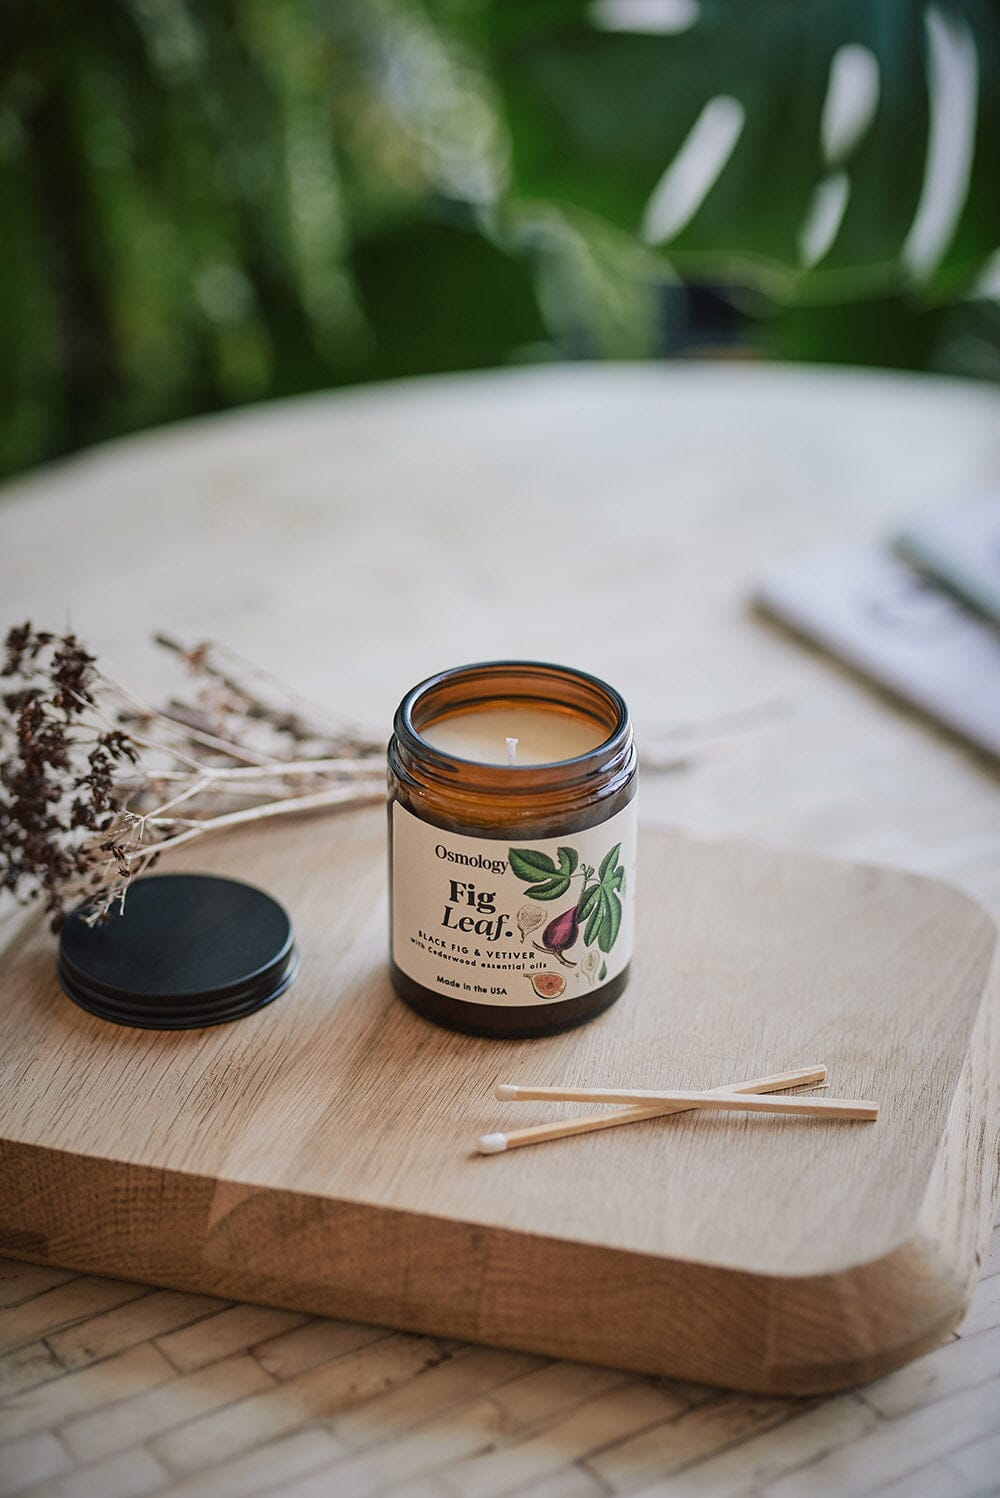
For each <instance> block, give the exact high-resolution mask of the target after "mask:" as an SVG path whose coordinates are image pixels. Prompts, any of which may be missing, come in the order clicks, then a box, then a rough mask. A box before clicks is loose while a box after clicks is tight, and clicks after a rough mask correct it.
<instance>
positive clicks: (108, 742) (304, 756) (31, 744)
mask: <svg viewBox="0 0 1000 1498" xmlns="http://www.w3.org/2000/svg"><path fill="white" fill-rule="evenodd" d="M159 643H161V644H163V645H165V646H166V647H167V648H168V649H170V650H171V651H173V652H174V653H176V654H177V655H178V656H179V657H180V658H181V659H182V660H183V661H184V663H185V665H186V666H187V668H188V670H189V672H190V673H191V674H192V675H193V677H194V680H195V682H196V691H195V696H194V700H193V701H192V702H184V701H175V702H171V703H170V704H169V706H168V707H167V708H166V709H158V708H153V707H149V706H147V705H146V704H145V703H142V702H141V701H140V700H139V699H138V698H136V697H135V696H134V695H133V694H132V693H131V692H129V691H127V690H126V689H125V688H123V687H121V686H119V685H118V684H117V683H116V682H114V681H112V680H111V679H110V678H108V677H107V676H105V675H104V674H103V673H102V672H101V671H100V669H99V667H98V664H97V661H96V659H95V657H94V656H92V655H91V654H90V653H89V652H88V651H87V650H86V649H85V648H84V647H83V646H82V645H81V643H80V641H79V640H78V639H77V638H76V636H75V635H73V634H66V635H56V634H53V633H51V632H48V631H42V630H35V629H33V628H32V626H31V625H30V624H22V625H17V626H16V627H15V628H13V629H11V630H10V631H9V632H8V634H7V638H6V641H5V646H4V658H3V666H2V667H0V676H2V677H4V678H6V679H7V681H8V682H9V687H8V688H7V689H6V690H4V691H3V692H2V693H0V702H2V704H3V711H2V712H0V753H2V765H0V888H5V889H7V890H8V891H9V892H10V893H11V894H12V895H13V896H14V897H15V898H16V899H18V900H22V901H25V900H37V899H41V900H42V901H43V902H44V905H45V909H46V910H47V911H48V913H49V914H50V916H51V918H52V926H53V929H57V928H58V926H59V925H60V924H61V922H62V920H63V918H64V916H65V913H66V911H67V910H68V909H70V908H71V907H72V906H74V905H76V904H78V903H79V902H81V901H86V902H87V905H88V910H89V918H90V919H92V920H100V919H101V918H103V917H104V916H105V915H106V914H107V912H108V911H109V910H110V908H111V906H112V905H113V904H115V903H121V902H123V901H124V898H125V894H126V892H127V890H128V887H129V885H130V884H131V882H132V880H133V879H134V878H136V876H137V875H138V874H141V873H144V872H146V870H148V869H149V868H151V867H152V866H153V864H154V863H155V862H156V861H157V860H158V858H159V857H160V855H161V854H163V853H165V852H169V851H171V850H172V849H173V848H175V847H178V846H180V845H182V844H184V843H187V842H190V841H191V840H192V839H194V838H196V837H200V836H203V835H204V834H205V833H207V832H212V831H221V830H224V829H225V828H227V827H233V826H239V825H243V824H244V823H246V822H250V821H256V820H259V819H261V818H265V817H273V816H279V815H282V814H284V813H286V812H293V811H294V812H300V811H313V810H321V809H324V808H329V807H334V806H348V805H356V804H358V803H359V802H361V801H372V800H377V799H379V798H380V797H381V796H382V795H383V794H384V788H383V782H384V760H383V754H382V750H383V746H382V745H381V743H379V742H376V741H375V740H373V739H371V738H366V737H365V736H364V735H361V734H358V733H357V731H356V730H352V729H349V728H346V727H344V726H342V725H325V724H320V723H317V722H314V721H311V720H310V718H309V717H308V715H307V714H306V713H304V712H303V710H302V708H301V707H300V706H299V705H298V704H295V705H293V706H289V703H288V701H287V700H285V701H282V700H281V695H282V690H283V689H281V688H280V686H278V685H277V684H276V683H273V682H270V681H269V680H268V682H267V688H268V690H269V691H270V693H271V698H273V697H274V696H275V695H277V698H278V700H277V701H275V700H271V698H269V696H268V693H267V691H265V689H264V686H263V685H262V683H263V681H264V678H263V677H262V676H261V674H260V673H256V672H255V670H254V668H253V667H249V666H247V664H246V663H242V662H236V661H235V658H233V660H231V661H225V663H224V659H225V658H224V653H223V652H222V651H220V650H219V648H218V647H216V646H212V645H210V644H208V643H205V644H201V645H198V646H196V647H195V648H194V649H192V650H185V649H183V647H181V646H179V645H177V644H176V643H175V642H174V641H172V640H167V639H166V638H165V637H159ZM241 673H242V675H243V677H244V678H245V679H244V680H242V681H241V680H240V679H239V676H240V674H241ZM255 678H259V680H255ZM287 697H288V694H287V693H285V698H286V699H287ZM181 807H183V811H180V810H178V808H181Z"/></svg>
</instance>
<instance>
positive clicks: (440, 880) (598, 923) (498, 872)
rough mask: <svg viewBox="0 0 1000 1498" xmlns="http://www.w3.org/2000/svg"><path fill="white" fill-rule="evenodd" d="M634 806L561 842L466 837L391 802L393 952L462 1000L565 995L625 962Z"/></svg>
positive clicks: (546, 999)
mask: <svg viewBox="0 0 1000 1498" xmlns="http://www.w3.org/2000/svg"><path fill="white" fill-rule="evenodd" d="M635 843H636V819H635V801H634V800H633V801H632V802H631V803H630V804H629V805H628V806H627V807H626V808H625V810H624V811H620V812H618V814H617V815H616V816H613V817H609V818H608V820H607V821H606V822H602V823H600V825H599V826H597V827H588V828H587V829H586V830H585V831H583V832H575V833H567V834H566V835H565V836H563V837H552V838H528V839H526V840H524V841H518V840H517V839H516V838H515V839H511V838H510V837H508V836H504V837H503V838H502V839H501V838H488V837H465V836H463V835H461V834H459V833H455V832H445V831H443V830H442V829H441V828H440V827H432V826H431V825H430V824H429V823H428V822H423V821H421V820H420V818H419V817H416V816H414V815H413V813H412V812H410V811H407V810H406V808H405V807H403V806H401V805H400V804H399V802H398V801H397V802H394V803H393V808H392V850H393V851H392V950H393V957H394V959H395V962H396V965H397V967H399V968H401V969H402V970H403V972H404V973H406V974H407V976H408V977H410V978H412V979H413V980H414V981H415V982H416V983H421V984H423V986H424V987H425V988H430V989H436V990H438V991H439V992H441V993H447V994H449V995H450V996H451V997H452V998H454V999H464V1000H466V1001H467V1002H468V1003H472V1004H495V1005H499V1006H508V1005H511V1006H516V1007H518V1008H520V1007H522V1006H523V1005H527V1004H549V1003H552V1002H553V1001H554V1000H559V999H571V998H575V997H576V996H577V995H583V994H586V993H589V992H590V991H591V990H593V989H598V988H601V987H602V986H603V985H604V984H605V983H610V982H611V980H612V978H617V976H618V974H619V973H620V972H621V971H622V969H623V968H624V967H626V966H627V964H628V962H629V961H630V959H631V957H632V940H633V927H634V924H635Z"/></svg>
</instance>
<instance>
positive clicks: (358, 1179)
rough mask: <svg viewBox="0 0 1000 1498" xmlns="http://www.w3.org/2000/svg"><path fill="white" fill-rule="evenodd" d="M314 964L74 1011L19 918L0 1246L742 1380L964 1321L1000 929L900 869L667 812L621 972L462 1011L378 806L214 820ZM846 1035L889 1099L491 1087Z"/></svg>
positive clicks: (858, 1373)
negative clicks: (734, 836)
mask: <svg viewBox="0 0 1000 1498" xmlns="http://www.w3.org/2000/svg"><path fill="white" fill-rule="evenodd" d="M188 866H189V867H197V868H202V869H208V870H211V871H213V872H233V873H237V874H238V875H240V876H241V877H244V878H247V879H250V880H253V881H255V882H257V883H259V884H261V885H263V886H265V887H267V888H268V889H270V890H271V891H272V892H274V893H275V894H276V895H278V896H279V898H281V899H282V900H283V901H284V902H285V903H286V905H287V906H288V907H289V909H290V910H291V912H292V915H293V917H294V919H295V922H296V925H297V928H298V935H299V943H300V947H301V952H302V970H301V973H300V975H299V977H298V978H297V979H296V981H295V983H294V985H293V986H292V988H291V989H290V990H289V991H288V993H287V994H286V995H285V996H284V997H282V998H281V999H279V1000H278V1001H277V1002H276V1003H275V1004H274V1005H272V1006H271V1007H270V1008H267V1009H264V1010H262V1011H260V1012H259V1013H257V1014H256V1015H253V1016H251V1017H250V1018H248V1019H244V1020H241V1021H239V1022H238V1023H236V1024H234V1025H227V1026H222V1027H219V1028H216V1029H210V1030H202V1031H187V1032H184V1031H181V1032H171V1033H154V1032H150V1031H139V1030H125V1029H119V1028H116V1027H114V1026H111V1025H109V1024H106V1023H105V1022H103V1021H101V1020H98V1019H96V1018H93V1017H91V1016H90V1015H88V1014H86V1013H84V1012H83V1011H82V1010H80V1009H77V1008H76V1007H75V1006H74V1005H73V1004H71V1003H70V1002H69V1000H68V999H66V998H65V997H64V995H63V994H62V992H61V991H60V989H59V988H58V986H57V984H56V981H55V976H54V943H53V939H52V938H51V936H49V935H48V934H47V933H44V932H42V931H41V930H39V929H37V928H33V929H32V930H31V931H28V932H24V933H22V935H21V937H20V938H19V939H17V940H15V942H14V943H13V945H12V947H11V948H10V949H9V950H8V952H7V954H6V957H5V962H4V983H3V993H4V1002H3V1009H2V1017H0V1251H6V1252H9V1253H11V1254H14V1255H17V1256H20V1257H22V1258H28V1259H32V1260H36V1261H39V1262H44V1263H51V1264H57V1265H64V1266H67V1267H71V1268H75V1269H80V1270H86V1271H90V1272H97V1273H106V1274H112V1275H118V1276H124V1277H126V1278H129V1277H130V1278H134V1279H137V1280H142V1281H147V1282H152V1283H154V1284H162V1285H170V1286H176V1287H179V1288H182V1289H189V1290H202V1291H207V1292H211V1293H213V1294H217V1295H224V1296H231V1297H236V1298H241V1299H249V1300H257V1301H261V1302H265V1303H269V1304H273V1305H278V1306H288V1307H293V1308H300V1309H303V1310H309V1311H314V1312H320V1313H325V1314H329V1315H334V1316H345V1317H350V1318H352V1319H355V1320H362V1321H372V1322H378V1323H384V1324H386V1325H391V1326H398V1327H403V1328H408V1329H413V1330H419V1331H426V1332H436V1333H441V1334H446V1335H449V1336H454V1337H461V1338H465V1339H470V1340H474V1341H481V1342H488V1343H493V1344H498V1345H501V1346H509V1347H516V1348H524V1349H528V1350H531V1351H535V1352H540V1353H546V1354H552V1355H555V1356H559V1357H567V1358H577V1359H584V1360H588V1361H595V1362H601V1363H608V1364H612V1365H618V1366H621V1367H623V1368H629V1369H637V1370H644V1371H648V1372H653V1373H661V1374H670V1375H673V1376H678V1377H682V1378H688V1379H693V1380H699V1381H705V1382H709V1383H718V1384H724V1385H729V1386H733V1387H738V1388H745V1389H753V1390H767V1391H778V1392H791V1393H809V1392H814V1391H820V1390H829V1389H835V1388H838V1387H841V1386H845V1385H849V1384H852V1383H855V1382H859V1381H862V1380H864V1379H868V1378H871V1377H873V1376H874V1375H876V1374H878V1373H881V1372H883V1371H884V1370H886V1369H889V1368H891V1367H894V1366H895V1365H897V1364H899V1363H902V1362H904V1361H906V1360H907V1359H909V1358H912V1357H914V1356H916V1355H917V1354H918V1353H920V1352H922V1351H924V1350H925V1349H927V1348H929V1347H931V1346H933V1345H934V1344H935V1343H936V1342H937V1341H938V1340H939V1339H940V1338H941V1337H942V1336H943V1335H944V1334H945V1333H946V1332H947V1331H948V1330H949V1329H950V1328H951V1327H953V1326H954V1325H955V1324H956V1323H957V1322H958V1320H959V1319H960V1317H961V1315H962V1312H963V1309H964V1307H965V1304H966V1302H967V1299H968V1296H969V1293H970V1290H971V1287H972V1285H973V1283H974V1281H975V1277H976V1271H977V1261H978V1252H979V1250H980V1248H981V1245H982V1243H983V1242H984V1240H985V1235H986V1233H987V1231H988V1227H989V1223H990V1222H991V1220H992V1218H991V1210H992V1202H993V1196H994V1189H995V1186H996V1176H997V1129H998V1076H1000V1068H998V1065H997V1039H996V1037H997V1032H998V1026H997V1016H996V992H997V981H996V968H995V967H993V978H992V980H991V978H990V972H991V967H992V966H993V958H994V951H995V948H996V945H997V931H996V927H995V925H994V923H993V922H992V921H991V919H990V918H989V917H988V916H987V915H986V914H985V913H984V912H983V911H982V910H981V909H980V908H979V907H978V906H976V905H975V904H973V903H972V901H971V900H969V899H968V898H967V897H966V896H964V895H962V894H960V893H958V892H957V891H955V890H953V889H951V888H948V887H947V886H944V885H942V884H938V883H934V882H932V881H929V880H926V879H922V878H918V877H916V876H913V875H909V874H904V873H898V872H894V871H889V870H882V869H875V868H869V867H864V866H860V865H855V864H848V863H836V862H832V861H829V860H826V859H823V858H819V857H812V856H807V855H803V854H798V853H788V852H778V851H772V850H768V849H765V848H762V847H759V846H755V845H751V844H746V843H708V842H698V841H694V840H690V839H687V838H682V837H679V836H672V835H668V834H665V833H654V832H647V833H646V834H645V835H644V839H643V841H642V843H641V849H640V881H641V884H640V894H639V931H638V939H637V961H636V965H635V970H634V976H633V978H632V982H631V984H630V987H629V989H628V991H627V992H626V994H625V996H624V997H623V998H622V999H621V1000H620V1001H619V1003H618V1004H617V1005H615V1006H614V1007H613V1008H612V1009H611V1010H610V1011H608V1013H607V1014H606V1015H604V1016H602V1017H601V1018H600V1019H598V1020H596V1021H595V1022H593V1023H592V1024H590V1025H589V1026H587V1027H585V1028H583V1029H581V1030H577V1031H573V1032H570V1033H568V1034H565V1035H561V1036H557V1037H554V1038H552V1039H549V1040H530V1041H518V1042H505V1041H499V1042H498V1041H490V1040H480V1039H472V1038H469V1037H465V1036H461V1035H456V1034H452V1033H450V1032H448V1031H445V1030H441V1029H437V1028H435V1027H434V1026H432V1025H430V1024H428V1023H427V1022H426V1021H424V1020H422V1019H420V1018H418V1017H417V1016H416V1015H414V1014H412V1013H411V1012H410V1011H409V1010H408V1009H406V1008H405V1007H404V1006H403V1005H402V1004H401V1003H400V1002H399V1001H398V1000H397V999H396V998H395V997H394V996H393V993H392V991H391V989H390V987H389V984H388V981H387V978H386V974H385V932H386V909H385V867H384V816H383V813H382V812H381V811H380V810H375V811H364V812H356V813H351V814H350V815H347V816H342V817H330V818H327V819H323V820H312V821H302V822H299V823H297V824H295V825H287V826H285V827H282V828H280V829H275V830H270V831H268V832H262V833H248V834H246V835H245V836H244V837H243V838H241V839H237V838H230V839H229V840H228V841H220V842H218V843H217V844H216V845H215V846H214V847H211V846H206V849H205V856H204V857H203V858H201V859H199V860H198V862H197V863H192V864H190V865H188ZM814 1062H826V1064H827V1065H828V1066H829V1068H830V1086H831V1092H833V1093H836V1094H839V1095H846V1096H851V1097H873V1098H876V1099H878V1100H879V1102H880V1103H881V1106H882V1113H881V1118H880V1120H879V1122H878V1123H876V1124H873V1125H871V1124H851V1123H833V1122H825V1121H822V1120H813V1119H791V1118H781V1119H777V1118H765V1117H759V1116H758V1117H747V1116H736V1115H732V1114H730V1115H724V1114H708V1113H703V1114H701V1115H698V1116H694V1115H686V1116H684V1117H680V1118H675V1119H657V1120H652V1121H649V1122H646V1123H642V1124H636V1125H630V1126H628V1127H623V1128H620V1129H611V1130H606V1131H604V1132H601V1133H598V1134H593V1135H589V1136H585V1137H580V1138H577V1139H569V1140H563V1141H560V1142H557V1143H552V1144H547V1145H543V1146H539V1147H536V1148H532V1149H527V1150H521V1151H516V1152H512V1153H509V1154H505V1155H497V1156H490V1157H483V1156H479V1155H477V1154H475V1153H474V1148H475V1143H476V1140H477V1138H478V1136H479V1134H480V1133H482V1132H483V1131H486V1130H494V1129H499V1128H503V1127H509V1126H511V1124H512V1123H513V1124H514V1125H515V1126H517V1125H521V1124H528V1123H535V1122H540V1121H543V1120H546V1119H549V1118H553V1117H558V1116H561V1115H564V1114H572V1113H573V1112H574V1111H575V1110H574V1109H573V1107H572V1105H566V1104H562V1105H552V1104H550V1105H542V1104H534V1103H528V1104H525V1103H521V1104H517V1103H513V1104H510V1103H508V1104H502V1103H497V1102H496V1101H494V1100H493V1097H492V1093H493V1087H494V1084H495V1083H496V1082H497V1081H500V1080H517V1081H524V1082H533V1083H536V1084H556V1083H576V1084H583V1085H585V1084H595V1083H598V1082H603V1083H607V1084H609V1085H623V1086H624V1085H628V1086H637V1087H653V1086H662V1085H668V1084H669V1085H676V1086H679V1087H708V1086H717V1085H720V1084H723V1083H726V1082H733V1081H738V1080H741V1079H745V1078H750V1077H753V1076H756V1075H758V1074H765V1073H768V1072H774V1071H780V1070H784V1069H786V1068H790V1067H797V1066H804V1065H808V1064H810V1063H814Z"/></svg>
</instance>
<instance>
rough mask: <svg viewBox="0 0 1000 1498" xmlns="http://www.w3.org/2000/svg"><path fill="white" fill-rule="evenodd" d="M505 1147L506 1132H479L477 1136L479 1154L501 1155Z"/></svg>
mask: <svg viewBox="0 0 1000 1498" xmlns="http://www.w3.org/2000/svg"><path fill="white" fill-rule="evenodd" d="M506 1148H507V1135H506V1134H481V1135H480V1136H479V1153H480V1154H481V1155H501V1154H503V1152H504V1150H505V1149H506Z"/></svg>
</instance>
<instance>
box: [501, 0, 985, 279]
mask: <svg viewBox="0 0 1000 1498" xmlns="http://www.w3.org/2000/svg"><path fill="white" fill-rule="evenodd" d="M643 9H644V8H643V7H642V6H639V5H637V4H636V3H635V0H601V3H587V0H496V4H495V5H494V8H493V16H494V46H495V55H496V58H497V69H498V75H499V78H500V81H501V84H502V88H503V92H504V98H505V103H506V110H507V117H508V121H509V125H510V131H511V137H512V141H513V162H514V168H513V170H514V179H513V194H514V197H515V199H516V198H517V197H520V196H524V197H527V198H530V199H533V198H544V199H550V200H553V201H556V202H569V203H572V204H573V205H575V206H576V207H577V208H582V209H585V210H588V211H590V212H592V213H594V214H600V215H603V216H604V217H606V218H607V219H609V220H610V221H611V222H613V223H615V224H617V225H618V226H619V227H621V228H623V229H625V230H627V231H629V232H631V233H633V234H636V235H641V236H643V237H645V238H646V239H647V241H648V242H650V243H652V244H655V245H656V246H657V247H658V248H659V249H660V250H661V251H662V252H663V254H665V255H666V256H667V257H668V259H669V260H670V261H671V263H672V264H673V265H674V266H675V267H677V268H679V269H681V270H682V271H684V272H688V273H695V274H697V275H698V276H700V277H701V278H702V279H705V278H706V277H711V276H720V277H724V278H726V279H733V280H737V281H745V282H750V283H756V284H758V285H760V286H762V287H763V288H764V289H766V290H767V291H769V292H770V293H771V294H775V295H779V296H783V297H791V296H796V297H799V298H806V299H819V298H828V299H837V298H840V299H843V298H846V297H849V296H850V297H854V296H861V295H868V294H872V293H874V292H877V291H879V290H884V289H887V288H889V287H899V286H900V285H906V284H920V285H923V286H924V287H926V288H927V289H928V290H929V291H931V292H934V293H937V294H939V295H943V294H953V293H954V292H955V291H957V290H958V289H961V288H962V287H965V286H968V285H969V284H971V282H972V281H973V280H974V278H975V276H976V275H977V273H978V272H979V270H980V269H981V267H982V265H983V263H984V262H985V260H986V258H987V257H988V256H989V255H990V254H991V253H992V251H993V250H995V249H996V247H997V245H998V243H1000V190H998V187H1000V9H998V7H997V6H996V4H995V3H993V0H935V3H934V4H932V5H930V6H927V5H925V4H923V3H919V4H918V3H916V0H757V3H755V4H747V3H745V0H701V4H700V6H698V5H696V4H695V3H694V0H690V3H689V4H686V5H680V4H676V3H675V4H674V5H673V6H665V5H662V4H661V5H657V4H655V3H654V4H652V5H649V4H647V5H646V7H645V13H646V15H647V16H649V17H650V22H649V25H650V28H651V29H652V28H654V27H655V24H656V17H657V14H658V13H662V15H664V16H665V17H666V21H667V23H669V17H670V15H671V13H673V14H674V15H675V16H676V17H678V18H679V20H680V22H681V23H683V20H684V18H685V16H690V18H691V19H692V20H693V22H694V24H692V25H690V26H689V27H688V28H687V29H685V30H682V31H680V32H679V33H678V34H674V35H664V34H640V33H639V27H640V26H641V25H642V21H641V19H636V18H637V17H641V15H642V13H643ZM619 27H620V28H621V29H618V28H619ZM928 70H929V71H930V74H931V76H932V77H933V78H934V80H935V88H934V92H933V98H932V99H931V100H930V102H929V93H928V81H927V80H928ZM832 71H833V72H836V73H837V74H838V85H839V86H838V90H837V93H838V98H839V103H840V106H841V107H840V108H839V109H835V108H834V107H833V101H832V100H831V101H830V102H827V96H828V91H829V89H830V85H831V74H832ZM931 105H933V109H932V108H931ZM852 113H853V116H854V120H853V129H852V120H851V115H852ZM966 115H967V116H968V120H967V123H968V126H969V131H968V133H967V135H963V129H964V126H965V123H966ZM932 125H933V135H934V141H935V147H934V149H935V151H936V152H939V154H938V155H934V156H933V160H934V161H935V162H936V163H937V165H938V166H939V167H940V176H936V177H935V179H934V180H935V186H936V188H937V189H938V194H939V195H938V197H937V199H936V209H935V207H934V206H933V205H928V204H927V203H926V202H924V203H923V206H922V200H923V197H924V179H925V166H926V163H927V157H928V149H929V139H930V137H931V134H932ZM936 170H937V167H936V168H935V171H936ZM949 170H950V171H951V173H952V181H951V182H950V184H949V183H947V182H946V179H947V176H948V171H949ZM963 173H967V179H966V176H965V175H963ZM949 191H950V192H951V193H952V194H953V199H949V198H948V193H949ZM941 193H943V194H944V197H943V198H942V197H941V195H940V194H941ZM952 201H953V204H954V211H952V209H951V207H949V204H950V203H952ZM942 205H943V206H942ZM918 211H919V212H921V213H922V214H923V222H922V223H921V225H920V226H919V230H920V232H917V231H915V230H914V220H915V218H916V217H917V215H918ZM935 211H936V212H937V215H938V218H937V219H935ZM942 221H943V227H942ZM935 229H936V230H937V232H938V235H939V238H940V237H941V236H942V235H943V241H942V242H941V243H940V244H936V243H935V240H934V231H935ZM824 231H825V232H824Z"/></svg>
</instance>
